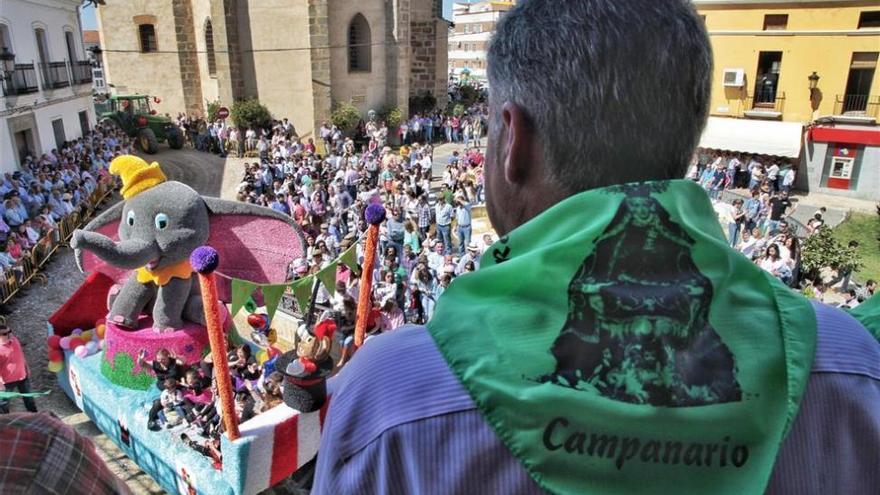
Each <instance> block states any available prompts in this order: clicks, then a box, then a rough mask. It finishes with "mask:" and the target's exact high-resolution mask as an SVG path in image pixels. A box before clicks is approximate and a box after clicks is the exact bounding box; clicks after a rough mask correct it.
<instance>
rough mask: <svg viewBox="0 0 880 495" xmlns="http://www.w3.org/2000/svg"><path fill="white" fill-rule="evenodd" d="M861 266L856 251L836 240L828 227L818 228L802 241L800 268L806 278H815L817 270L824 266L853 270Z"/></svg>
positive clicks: (860, 260)
mask: <svg viewBox="0 0 880 495" xmlns="http://www.w3.org/2000/svg"><path fill="white" fill-rule="evenodd" d="M861 266H862V259H861V256H859V253H858V251H857V250H856V249H855V248H851V247H849V246H844V245H843V244H841V243H840V242H838V241H837V240H836V239H835V238H834V236H833V234H832V232H831V229H830V228H828V227H822V228H820V229H819V231H818V232H816V233H815V234H813V235H811V236H810V237H808V238H807V239H806V240H805V241H804V245H803V249H802V250H801V268H802V269H803V271H804V274H805V275H806V276H807V278H816V277H817V276H818V275H819V271H820V270H822V269H823V268H826V267H828V268H833V269H835V270H838V271H853V272H855V271H858V270H859V268H861Z"/></svg>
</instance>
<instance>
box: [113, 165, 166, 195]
mask: <svg viewBox="0 0 880 495" xmlns="http://www.w3.org/2000/svg"><path fill="white" fill-rule="evenodd" d="M110 173H111V174H113V175H118V176H120V177H122V189H121V190H120V191H119V192H120V193H122V197H123V198H125V199H129V198H131V197H132V196H135V195H137V194H140V193H142V192H144V191H146V190H147V189H149V188H151V187H153V186H156V185H159V184H161V183H163V182H165V180H166V178H165V174H164V173H162V169H161V168H159V164H158V163H156V162H153V163H151V164H149V165H147V162H145V161H144V160H143V159H141V158H140V157H137V156H134V155H122V156H118V157H116V158H114V159H113V161H112V162H110Z"/></svg>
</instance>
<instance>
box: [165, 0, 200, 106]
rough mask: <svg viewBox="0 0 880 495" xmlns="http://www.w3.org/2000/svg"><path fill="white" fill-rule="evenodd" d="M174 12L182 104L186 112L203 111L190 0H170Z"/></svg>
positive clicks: (196, 45)
mask: <svg viewBox="0 0 880 495" xmlns="http://www.w3.org/2000/svg"><path fill="white" fill-rule="evenodd" d="M171 6H172V9H173V12H174V33H175V38H176V41H177V45H176V47H177V60H178V63H179V64H180V65H179V70H180V82H181V85H182V89H183V105H184V108H185V111H186V113H191V114H197V113H201V112H203V111H204V105H203V99H202V77H201V73H200V71H199V57H198V54H199V53H198V44H197V40H196V31H195V26H194V25H193V22H194V21H193V9H192V2H191V1H190V0H172V2H171Z"/></svg>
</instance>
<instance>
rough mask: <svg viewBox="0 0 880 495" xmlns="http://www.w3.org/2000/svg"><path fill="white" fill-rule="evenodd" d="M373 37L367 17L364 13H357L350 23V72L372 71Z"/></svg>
mask: <svg viewBox="0 0 880 495" xmlns="http://www.w3.org/2000/svg"><path fill="white" fill-rule="evenodd" d="M371 39H372V37H371V36H370V25H369V24H367V19H366V18H364V16H363V15H362V14H356V15H355V16H354V18H353V19H352V20H351V24H349V25H348V71H349V72H370V61H371V60H370V58H371V56H372V50H371V48H372V47H371V46H370V43H371Z"/></svg>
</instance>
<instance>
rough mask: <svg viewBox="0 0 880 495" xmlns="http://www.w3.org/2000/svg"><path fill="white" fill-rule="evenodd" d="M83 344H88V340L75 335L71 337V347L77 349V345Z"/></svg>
mask: <svg viewBox="0 0 880 495" xmlns="http://www.w3.org/2000/svg"><path fill="white" fill-rule="evenodd" d="M81 345H86V341H85V340H83V339H81V338H79V337H74V338H72V339H70V348H71V349H76V348H77V347H79V346H81Z"/></svg>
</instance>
